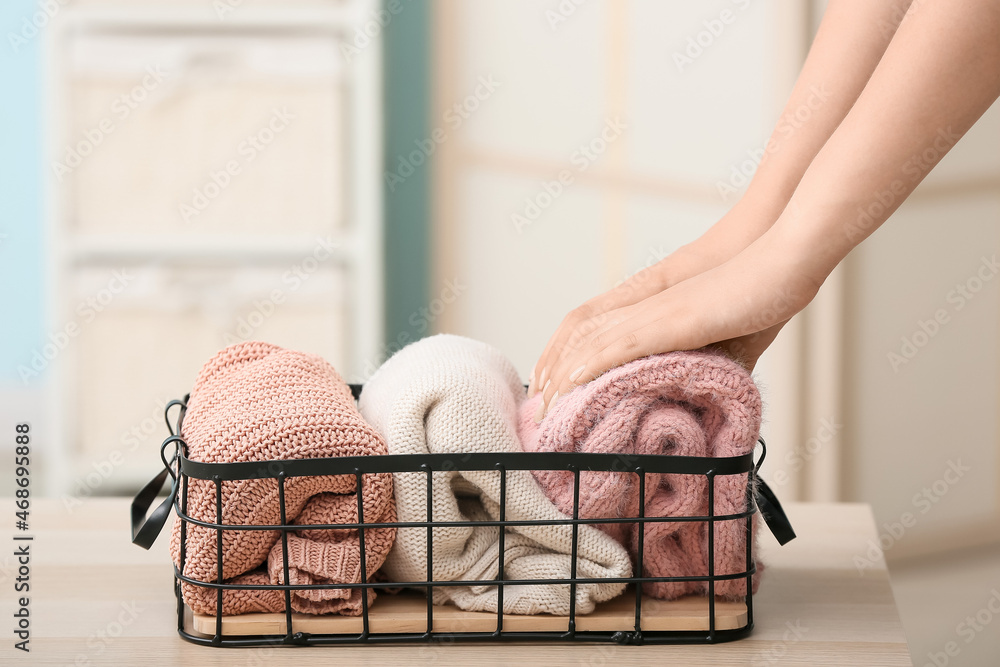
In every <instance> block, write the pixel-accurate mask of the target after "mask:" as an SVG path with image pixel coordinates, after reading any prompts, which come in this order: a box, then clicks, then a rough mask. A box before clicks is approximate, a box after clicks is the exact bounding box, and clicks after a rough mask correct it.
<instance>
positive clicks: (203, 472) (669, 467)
mask: <svg viewBox="0 0 1000 667" xmlns="http://www.w3.org/2000/svg"><path fill="white" fill-rule="evenodd" d="M350 386H351V391H352V393H353V394H354V396H355V398H357V397H358V396H359V394H360V391H361V385H356V384H352V385H350ZM174 405H179V406H180V414H179V416H178V419H177V429H176V432H175V430H174V428H173V426H172V425H171V424H170V420H169V412H170V409H171V408H172V407H173V406H174ZM186 409H187V397H186V396H185V399H184V400H183V401H179V400H177V401H172V402H171V403H169V404H168V405H167V407H166V413H167V426H168V428H169V429H170V433H171V435H170V437H168V438H167V439H166V440H165V441H164V443H163V446H162V447H161V451H160V456H161V459H162V461H163V464H164V470H163V471H162V472H161V473H160V475H158V477H157V478H156V479H154V480H153V481H152V482H150V484H148V485H147V487H146V488H144V489H143V490H142V491H141V492H140V493H139V495H138V496H137V497H136V502H135V503H133V508H132V513H133V515H132V523H133V538H134V539H133V541H134V542H136V543H137V544H140V546H145V547H146V548H148V546H149V544H151V543H152V541H153V539H155V536H156V534H157V533H158V532H159V529H160V528H161V527H162V525H163V523H164V522H165V520H166V518H167V516H168V515H169V512H170V510H171V509H173V510H174V511H175V512H176V513H177V516H178V517H179V519H180V521H181V524H180V555H179V560H180V562H179V567H178V565H174V592H175V595H176V598H177V631H178V633H179V634H180V636H181V637H183V638H184V639H186V640H188V641H190V642H193V643H196V644H203V645H210V646H223V647H251V646H271V645H322V644H344V643H348V644H350V643H385V642H430V641H436V640H447V641H526V640H544V641H560V640H561V641H574V640H576V641H596V642H613V643H618V644H644V643H646V644H654V643H678V644H679V643H687V644H703V643H704V644H712V643H717V642H724V641H731V640H735V639H740V638H742V637H745V636H747V635H748V634H750V632H751V631H752V629H753V624H754V622H753V595H752V577H753V575H754V573H755V572H756V565H755V563H754V560H753V554H752V551H751V548H752V543H753V540H752V539H751V536H752V533H751V527H752V518H753V515H754V513H755V512H756V511H757V510H758V504H757V498H756V494H755V493H754V491H755V489H756V488H757V483H758V482H757V471H758V470H759V467H760V464H761V463H762V462H763V459H764V454H765V453H766V450H764V451H763V452H762V455H761V458H760V460H759V461H758V462H757V463H756V465H755V464H754V460H753V453H748V454H745V455H742V456H733V457H718V458H716V457H689V456H673V455H638V454H603V453H581V452H531V453H528V452H516V453H467V454H462V455H453V454H390V455H381V456H354V457H338V458H322V459H296V460H274V461H256V462H236V463H204V462H199V461H194V460H191V459H189V458H187V456H186V454H187V451H186V443H185V442H184V440H183V439H182V438H181V436H180V435H179V434H180V430H181V426H182V424H183V419H184V414H185V411H186ZM760 444H761V445H762V446H763V445H764V443H763V440H761V441H760ZM171 445H173V447H174V452H173V456H172V457H171V459H169V460H168V459H167V458H166V451H167V448H168V447H169V446H171ZM471 470H477V471H488V470H495V471H497V472H498V474H499V475H500V501H499V518H498V519H496V520H488V521H486V520H483V521H479V520H476V521H473V520H467V521H435V520H434V517H433V490H434V480H433V473H434V472H438V471H459V472H460V471H471ZM515 470H516V471H520V470H535V471H537V470H558V471H570V472H571V473H572V475H573V512H572V518H567V519H562V520H519V521H514V520H507V519H506V491H507V488H506V487H507V473H508V471H515ZM585 471H599V472H615V473H618V474H634V475H636V477H637V486H638V495H639V509H638V516H635V517H601V518H581V517H580V516H579V509H580V502H579V501H580V474H581V472H585ZM400 472H424V473H425V474H426V480H427V482H426V489H427V496H426V498H427V501H426V503H427V506H426V518H427V520H426V521H392V522H377V523H369V522H366V521H365V519H364V506H363V495H362V494H361V493H360V489H361V488H363V486H362V480H363V475H366V474H371V473H400ZM167 474H169V475H170V477H171V478H172V479H173V483H172V486H171V491H170V495H169V497H168V498H167V499H166V500H164V501H163V503H162V504H161V505H160V506H159V507H158V508H157V509H156V510H155V511H154V512H153V513H152V514H151V515H150V518H149V520H145V519H144V515H145V509H146V508H148V507H149V506H150V504H151V503H152V501H153V500H154V499H155V497H156V495H157V493H158V492H159V489H160V487H161V485H162V484H163V482H164V481H165V480H166V476H167ZM647 474H674V475H698V476H702V477H704V478H705V479H706V483H707V484H706V485H707V495H708V498H707V501H708V502H707V505H708V513H707V514H705V515H701V516H662V517H660V516H646V515H645V511H646V508H645V505H646V502H645V498H646V495H645V489H646V475H647ZM320 475H350V476H353V477H354V478H355V482H356V488H357V489H358V490H359V492H358V493H357V494H356V495H357V500H358V502H357V511H358V521H357V523H333V524H290V523H289V522H288V518H287V516H286V506H285V482H286V480H287V479H288V478H290V477H299V476H320ZM720 475H746V478H747V483H746V494H745V509H744V510H743V511H741V512H738V513H735V514H716V513H715V479H716V477H717V476H720ZM189 478H191V479H200V480H208V481H211V482H212V483H213V484H214V487H215V510H216V516H215V521H214V522H208V521H202V520H199V519H196V518H194V517H192V516H190V515H189V514H188V483H187V481H188V479H189ZM262 478H271V479H275V480H276V483H277V489H278V503H279V514H280V521H281V523H280V524H277V525H225V524H222V523H221V520H222V519H221V517H222V512H223V501H222V497H223V496H222V483H223V482H225V481H235V480H247V479H262ZM157 482H159V483H157ZM154 486H155V488H153V487H154ZM140 501H142V502H140ZM775 502H776V501H775ZM137 506H139V507H138V509H137ZM778 509H779V510H780V506H779V507H778ZM137 512H138V514H137ZM154 515H155V516H154ZM765 519H768V517H767V515H765ZM723 521H742V522H744V524H745V530H746V539H745V540H744V542H745V544H746V557H745V568H744V569H743V570H742V571H740V572H735V573H727V574H717V573H716V571H715V570H716V564H715V550H716V549H715V547H716V545H715V526H716V525H717V524H718V523H719V522H723ZM653 522H703V523H705V524H706V532H707V560H708V562H707V569H708V572H707V574H705V575H691V576H673V577H652V576H641V575H642V573H643V572H644V570H643V556H644V551H645V549H644V544H643V542H644V535H645V532H646V526H647V525H648V524H649V523H653ZM143 523H145V525H140V524H143ZM189 523H190V524H195V525H198V526H202V527H205V528H208V529H211V530H214V531H216V535H217V538H216V545H217V553H216V560H217V576H216V580H215V581H214V582H208V581H201V580H198V579H193V578H191V577H188V576H186V575H184V574H183V572H184V559H185V551H186V550H185V547H186V539H187V526H188V524H189ZM612 523H627V524H639V525H641V527H642V528H641V530H639V531H638V534H637V554H636V558H635V559H634V562H633V566H634V572H633V574H634V576H630V577H617V578H584V577H578V576H577V555H578V554H577V547H578V543H577V542H578V539H577V538H578V533H579V526H580V525H582V524H612ZM769 523H770V521H769ZM152 524H159V525H158V526H154V525H152ZM566 524H569V525H570V526H571V531H572V542H571V552H570V576H569V578H563V579H554V578H553V579H507V578H505V577H504V537H505V532H506V529H507V528H508V527H516V526H542V525H566ZM453 526H454V527H459V526H463V527H464V526H469V527H474V526H496V527H498V528H499V535H498V548H499V554H498V561H499V562H498V567H497V574H496V577H495V578H494V579H490V580H478V579H477V580H441V581H435V580H434V579H433V565H434V550H433V549H434V540H433V531H434V529H435V528H445V527H453ZM380 527H395V528H411V529H412V528H424V529H425V530H426V548H427V578H426V580H424V581H409V582H397V581H391V582H389V581H369V576H368V574H369V573H368V568H367V562H366V558H365V531H366V530H367V529H372V528H380ZM304 529H309V530H325V529H330V530H357V532H358V538H359V539H358V541H359V552H360V554H359V555H360V565H361V579H360V583H338V584H288V583H286V584H269V585H248V584H232V583H226V582H225V581H224V578H223V565H224V563H223V540H222V533H223V531H231V530H265V531H278V532H280V539H281V546H282V555H283V574H284V579H283V580H284V581H285V582H289V581H291V579H290V577H289V564H288V563H289V560H288V531H300V530H304ZM789 531H790V527H789ZM792 535H793V536H794V533H793V534H792ZM780 539H781V538H780V537H779V540H780ZM789 539H790V538H789ZM729 579H745V581H746V593H745V595H744V596H742V601H743V602H745V604H746V616H745V618H746V622H745V624H744V625H742V626H739V627H736V628H717V627H716V626H717V622H716V596H715V585H716V582H718V581H721V580H729ZM693 581H699V582H706V583H707V588H708V595H707V609H708V617H707V622H708V628H707V630H705V631H696V630H694V631H693V630H683V631H682V630H669V631H665V630H657V631H650V630H644V629H643V627H642V619H643V594H642V588H643V586H642V585H643V584H644V583H648V582H693ZM182 582H183V583H186V584H190V585H192V586H199V587H205V588H211V589H214V590H215V591H216V607H215V610H216V611H215V614H214V617H215V619H214V620H215V632H214V635H212V636H208V635H204V634H202V633H198V632H192V631H191V630H189V629H188V628H187V627H186V626H185V603H184V600H183V595H182V589H181V585H182ZM616 582H620V583H624V584H626V585H628V586H630V587H631V590H630V589H628V588H626V593H623V595H627V594H628V595H634V598H635V601H634V626H633V627H632V628H630V629H628V630H616V631H581V630H578V629H577V611H576V587H577V586H578V585H580V584H591V583H605V584H606V583H616ZM531 584H552V585H568V586H569V593H570V595H569V616H568V619H567V623H566V628H565V630H563V631H555V632H554V631H516V632H515V631H509V630H505V629H504V621H505V618H507V617H509V616H511V614H505V613H504V611H503V608H504V603H503V600H504V587H505V586H514V585H531ZM439 586H496V587H497V611H496V612H495V616H496V627H495V629H494V630H493V631H491V632H455V631H441V630H434V614H435V605H434V604H433V601H432V600H433V595H432V591H433V589H434V588H435V587H439ZM353 588H360V589H362V594H361V604H362V610H361V627H362V630H361V632H360V633H345V634H340V633H338V634H332V633H330V634H327V633H307V632H301V631H295V630H294V629H293V614H295V612H294V611H293V609H292V605H291V592H292V591H293V590H307V589H353ZM397 588H417V589H424V590H425V591H426V593H427V595H426V597H427V604H426V626H425V629H424V630H423V631H422V632H390V633H386V632H372V631H371V630H370V617H369V613H370V609H369V603H368V594H367V589H374V590H376V591H377V590H379V589H397ZM226 590H280V591H283V593H284V601H285V610H284V612H281V613H282V614H283V615H284V624H285V632H284V634H271V635H256V636H232V635H226V634H225V633H224V632H223V618H224V616H223V614H222V610H223V593H224V591H226ZM438 608H439V609H440V607H438ZM489 613H492V612H489Z"/></svg>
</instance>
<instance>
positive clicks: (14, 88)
mask: <svg viewBox="0 0 1000 667" xmlns="http://www.w3.org/2000/svg"><path fill="white" fill-rule="evenodd" d="M37 11H38V4H37V3H36V2H33V1H32V0H4V1H3V2H2V3H0V35H2V43H0V235H6V236H5V237H3V236H0V384H3V385H10V384H15V383H16V384H18V385H20V380H19V378H18V376H17V373H16V371H15V369H16V367H17V366H18V365H19V364H27V363H28V362H29V359H30V357H31V351H32V349H34V348H37V347H39V346H40V345H41V343H42V337H43V336H44V333H43V331H44V321H43V314H44V308H43V296H44V293H43V288H44V286H43V284H42V277H43V276H42V273H43V267H42V249H41V246H42V179H43V177H44V169H43V167H42V164H41V152H42V148H41V124H42V122H43V113H42V108H41V92H42V91H41V80H40V79H41V51H42V39H43V38H42V35H41V34H35V35H34V36H33V37H31V38H28V39H25V43H24V44H21V43H17V44H12V35H13V36H15V41H16V39H19V38H20V37H21V36H22V35H23V34H30V33H25V32H22V31H23V29H24V21H25V19H28V20H29V21H30V20H31V17H32V15H33V14H34V13H36V12H37Z"/></svg>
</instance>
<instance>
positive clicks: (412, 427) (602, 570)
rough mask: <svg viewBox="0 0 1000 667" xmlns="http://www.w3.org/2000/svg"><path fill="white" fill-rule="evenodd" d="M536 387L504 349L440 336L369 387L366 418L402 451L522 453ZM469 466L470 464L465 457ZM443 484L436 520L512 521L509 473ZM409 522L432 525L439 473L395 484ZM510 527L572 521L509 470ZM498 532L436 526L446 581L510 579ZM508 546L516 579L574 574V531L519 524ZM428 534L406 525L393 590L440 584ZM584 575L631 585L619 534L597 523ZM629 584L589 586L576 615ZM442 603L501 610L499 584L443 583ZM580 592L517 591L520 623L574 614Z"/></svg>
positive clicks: (412, 348)
mask: <svg viewBox="0 0 1000 667" xmlns="http://www.w3.org/2000/svg"><path fill="white" fill-rule="evenodd" d="M523 397H524V387H523V385H522V384H521V380H520V379H519V378H518V375H517V372H516V371H515V369H514V367H513V366H512V365H511V363H510V362H509V361H508V360H507V359H506V358H504V357H503V355H502V354H500V352H499V351H497V350H496V349H494V348H493V347H491V346H489V345H486V344H485V343H481V342H478V341H474V340H470V339H467V338H462V337H459V336H450V335H438V336H432V337H430V338H425V339H423V340H421V341H419V342H417V343H414V344H412V345H409V346H407V347H405V348H404V349H403V350H401V351H400V352H398V353H396V354H395V355H394V356H393V357H392V358H390V359H389V360H388V361H387V362H386V363H385V364H384V365H383V366H382V367H381V368H379V370H378V371H377V372H376V373H375V374H374V375H373V376H372V377H371V379H370V380H369V381H368V382H367V383H366V384H365V386H364V389H363V390H362V393H361V399H360V401H359V407H360V409H361V414H362V415H364V417H365V419H366V420H368V422H369V423H371V424H372V425H373V426H375V427H376V428H377V429H378V430H379V431H380V432H381V433H382V434H383V435H384V436H385V439H386V443H387V445H388V448H389V453H390V454H421V453H451V454H464V453H468V452H518V451H521V447H520V444H519V442H518V439H517V411H518V407H519V405H520V404H521V403H522V401H523ZM456 461H457V462H460V461H461V457H460V456H458V457H456ZM431 476H432V479H433V502H432V513H433V520H434V521H436V522H438V521H464V520H491V519H492V520H497V519H499V518H500V511H499V509H500V508H499V499H500V472H499V471H492V470H491V471H465V472H458V471H440V472H434V473H431ZM394 484H395V493H396V507H397V511H398V513H399V520H400V521H426V520H427V516H426V515H427V510H426V507H427V486H426V484H427V473H423V472H414V473H409V472H407V473H398V474H396V475H394ZM505 507H506V516H505V518H506V519H507V520H511V521H519V520H565V519H566V518H567V517H566V515H565V514H563V513H561V512H559V510H558V509H556V507H555V506H554V505H553V504H552V502H551V501H549V499H548V498H546V497H545V494H544V493H543V491H542V489H541V488H540V487H539V485H538V482H537V481H535V479H534V477H533V476H532V474H531V472H530V471H513V470H512V471H508V472H507V486H506V502H505ZM499 537H500V532H499V528H498V527H497V526H471V527H470V526H452V527H436V528H434V530H433V540H432V549H433V572H432V573H431V576H432V577H433V579H434V580H435V581H460V580H469V581H473V582H474V581H476V580H489V579H493V578H496V577H497V575H498V565H499V560H498V558H499ZM504 537H505V539H504V576H505V577H506V578H507V579H542V578H545V579H555V578H569V577H570V575H571V558H570V556H569V553H570V551H571V542H572V528H571V526H569V525H562V526H552V525H545V526H518V527H509V528H508V529H507V532H506V533H505V536H504ZM426 540H427V531H426V529H425V528H400V529H399V531H398V533H397V537H396V542H395V544H394V546H393V548H392V551H391V552H390V553H389V556H388V558H387V559H386V563H385V567H384V570H383V571H384V572H385V573H386V574H387V575H388V577H389V579H390V580H392V581H400V582H419V581H427V580H428V572H427V541H426ZM578 545H579V546H578V552H577V553H578V559H577V576H578V577H581V578H583V577H586V578H591V577H592V578H608V577H627V576H630V572H631V567H630V562H629V558H628V554H627V552H626V551H625V550H624V549H623V548H622V546H621V545H619V544H617V543H616V542H615V541H614V540H613V539H611V537H610V536H608V535H605V534H604V533H602V532H601V531H599V530H597V529H595V528H594V527H592V526H590V525H586V524H581V525H580V527H579V535H578ZM623 589H624V584H621V583H598V584H579V585H577V587H576V605H577V606H576V610H577V612H578V613H588V612H590V611H592V610H593V608H594V604H595V603H597V602H601V601H603V600H607V599H610V598H611V597H614V596H615V595H617V594H618V593H620V592H622V590H623ZM433 596H434V602H435V603H438V604H441V603H445V602H448V601H451V602H453V603H454V604H456V605H458V606H459V607H461V608H462V609H467V610H474V611H496V609H497V587H496V586H483V585H475V584H472V585H469V586H438V587H435V588H434V592H433ZM569 600H570V587H569V585H551V584H549V585H538V584H521V585H505V586H504V600H503V609H504V612H505V613H509V614H538V613H549V614H558V615H566V614H568V613H569Z"/></svg>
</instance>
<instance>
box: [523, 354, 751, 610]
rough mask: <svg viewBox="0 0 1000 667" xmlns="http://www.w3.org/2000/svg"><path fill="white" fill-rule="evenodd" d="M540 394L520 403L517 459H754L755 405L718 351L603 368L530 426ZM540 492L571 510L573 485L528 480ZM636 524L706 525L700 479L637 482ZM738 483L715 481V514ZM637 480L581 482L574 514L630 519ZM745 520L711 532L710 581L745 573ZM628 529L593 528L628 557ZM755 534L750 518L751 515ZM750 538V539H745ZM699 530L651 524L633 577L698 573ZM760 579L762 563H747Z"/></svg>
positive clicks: (703, 589)
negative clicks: (520, 455)
mask: <svg viewBox="0 0 1000 667" xmlns="http://www.w3.org/2000/svg"><path fill="white" fill-rule="evenodd" d="M540 400H541V395H540V394H539V395H537V396H535V397H534V398H532V399H531V400H529V401H526V402H525V403H524V404H523V405H522V406H521V413H520V420H519V434H520V437H521V441H522V445H523V446H524V449H525V450H526V451H578V452H610V453H617V454H674V455H680V456H737V455H741V454H746V453H747V452H751V451H753V448H754V446H755V443H756V441H757V437H758V434H759V431H760V420H761V401H760V394H759V393H758V391H757V387H756V386H755V385H754V383H753V380H752V379H751V378H750V375H749V374H748V373H747V372H746V370H744V369H743V367H742V366H740V365H739V364H737V363H735V362H734V361H732V360H730V359H729V358H728V357H725V356H724V355H722V354H721V353H716V352H708V351H696V352H670V353H667V354H657V355H653V356H650V357H646V358H644V359H639V360H636V361H633V362H630V363H627V364H624V365H623V366H620V367H618V368H615V369H612V370H610V371H608V372H607V373H605V374H604V375H601V376H600V377H598V378H597V379H595V380H593V381H591V382H589V383H587V384H584V385H582V386H579V387H577V388H576V389H574V390H573V391H571V392H570V393H568V394H567V395H566V396H562V397H560V398H559V399H558V400H557V402H556V404H555V407H554V408H552V410H551V411H550V412H549V413H548V414H547V415H546V416H545V418H544V419H543V420H542V422H541V424H536V423H535V420H534V415H535V411H536V409H537V407H538V402H539V401H540ZM535 476H536V478H537V479H538V481H539V482H540V483H541V485H542V487H543V488H544V489H545V491H546V494H547V495H548V497H549V498H551V499H552V500H553V501H554V502H555V503H556V505H557V506H558V507H559V508H560V509H561V510H563V511H564V512H567V511H570V510H571V508H572V506H573V477H572V475H571V474H569V473H567V472H562V471H547V472H536V473H535ZM645 491H646V493H645V496H646V505H645V514H646V516H699V515H700V516H705V515H707V514H708V484H707V481H706V478H705V477H704V476H702V475H658V474H647V475H646V483H645ZM746 497H747V475H746V474H740V475H719V476H717V477H716V478H715V513H716V514H717V515H723V514H736V513H739V512H742V511H744V510H745V508H746ZM638 511H639V488H638V477H637V475H635V474H634V473H619V472H584V473H581V475H580V516H581V517H584V518H592V519H596V518H605V517H636V516H638ZM745 521H746V520H745V519H739V520H730V521H720V522H718V523H716V528H715V543H714V551H715V573H716V574H735V573H737V572H743V571H746V539H747V534H746V524H745ZM636 526H637V524H634V523H613V524H601V525H600V527H601V529H602V530H604V531H605V532H607V533H608V534H610V535H613V536H614V537H615V539H616V540H618V541H620V542H621V543H623V544H626V545H628V546H629V550H630V552H631V554H632V555H633V557H635V556H636V555H637V553H638V536H639V531H638V530H637V528H636ZM753 526H754V530H755V529H756V517H755V518H754V523H753ZM754 534H756V532H754ZM707 539H708V530H707V522H701V521H698V522H650V523H648V524H647V525H646V529H645V534H644V537H643V540H644V548H643V554H644V555H643V576H648V577H675V576H705V575H707V574H708V545H707ZM757 568H758V574H757V575H756V576H755V578H754V580H753V586H754V588H756V585H757V583H758V581H759V573H760V571H761V570H762V565H761V564H760V563H758V564H757ZM644 590H645V592H646V593H647V594H650V595H653V596H655V597H659V598H676V597H678V596H681V595H685V594H689V593H700V594H706V593H707V591H708V585H707V583H706V582H698V581H694V582H655V583H647V584H646V585H645V587H644ZM715 593H716V595H718V596H722V597H727V598H737V597H740V596H743V595H745V594H746V580H745V579H743V578H737V579H731V580H722V581H717V582H716V584H715Z"/></svg>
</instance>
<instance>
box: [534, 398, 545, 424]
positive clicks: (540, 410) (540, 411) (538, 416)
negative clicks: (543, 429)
mask: <svg viewBox="0 0 1000 667" xmlns="http://www.w3.org/2000/svg"><path fill="white" fill-rule="evenodd" d="M544 415H545V401H538V407H537V408H536V409H535V423H536V424H538V423H539V422H541V421H542V417H543V416H544Z"/></svg>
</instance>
